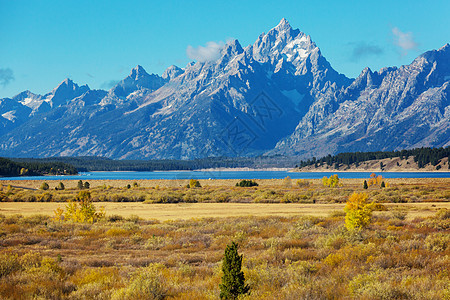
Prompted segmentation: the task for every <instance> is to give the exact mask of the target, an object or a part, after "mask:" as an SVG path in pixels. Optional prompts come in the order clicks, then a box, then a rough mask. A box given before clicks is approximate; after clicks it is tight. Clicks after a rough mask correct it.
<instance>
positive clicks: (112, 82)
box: [100, 80, 119, 90]
mask: <svg viewBox="0 0 450 300" xmlns="http://www.w3.org/2000/svg"><path fill="white" fill-rule="evenodd" d="M118 83H119V80H109V81H105V82H103V83H102V84H101V85H100V88H102V89H104V90H109V89H110V88H112V87H113V86H115V85H116V84H118Z"/></svg>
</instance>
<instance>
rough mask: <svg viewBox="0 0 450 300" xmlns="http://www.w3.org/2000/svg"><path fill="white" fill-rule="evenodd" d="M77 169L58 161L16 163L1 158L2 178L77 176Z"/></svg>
mask: <svg viewBox="0 0 450 300" xmlns="http://www.w3.org/2000/svg"><path fill="white" fill-rule="evenodd" d="M75 174H78V171H77V169H76V168H75V167H74V166H72V165H70V164H67V163H64V162H57V161H37V160H29V161H20V162H16V161H13V160H10V159H7V158H2V157H0V176H3V177H13V176H40V175H75Z"/></svg>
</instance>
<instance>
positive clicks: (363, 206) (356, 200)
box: [344, 193, 375, 230]
mask: <svg viewBox="0 0 450 300" xmlns="http://www.w3.org/2000/svg"><path fill="white" fill-rule="evenodd" d="M368 198H369V196H368V195H367V194H366V193H353V194H352V195H351V196H350V197H349V198H348V200H347V203H346V205H345V208H344V211H345V212H346V214H345V227H347V229H349V230H354V229H362V228H364V227H366V226H367V225H369V223H370V220H371V218H372V211H373V209H374V207H375V204H374V203H373V202H372V203H369V202H368Z"/></svg>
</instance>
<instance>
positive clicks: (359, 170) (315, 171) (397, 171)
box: [289, 169, 450, 173]
mask: <svg viewBox="0 0 450 300" xmlns="http://www.w3.org/2000/svg"><path fill="white" fill-rule="evenodd" d="M289 172H293V173H333V172H336V173H450V170H442V171H441V170H434V171H433V170H422V169H419V170H410V169H408V170H376V169H367V170H365V169H352V170H336V169H333V170H332V169H317V170H316V169H314V170H298V171H297V170H296V169H291V170H290V171H289Z"/></svg>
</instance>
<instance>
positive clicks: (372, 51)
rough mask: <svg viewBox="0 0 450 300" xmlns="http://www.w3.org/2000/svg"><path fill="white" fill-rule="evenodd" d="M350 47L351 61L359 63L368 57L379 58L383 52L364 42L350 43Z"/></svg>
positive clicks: (375, 46) (377, 47) (379, 48)
mask: <svg viewBox="0 0 450 300" xmlns="http://www.w3.org/2000/svg"><path fill="white" fill-rule="evenodd" d="M351 45H352V46H353V51H352V56H351V60H352V61H359V60H360V59H361V58H365V57H368V56H380V55H382V54H383V52H384V51H383V49H382V48H381V47H379V46H377V45H373V44H369V43H366V42H359V43H352V44H351Z"/></svg>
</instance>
